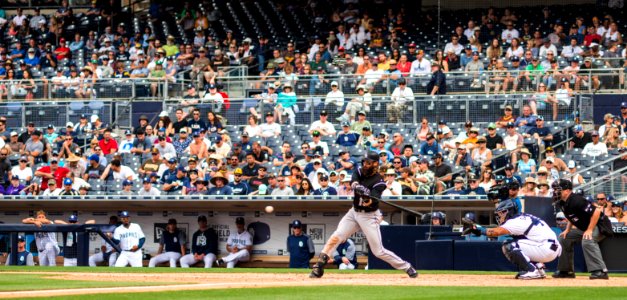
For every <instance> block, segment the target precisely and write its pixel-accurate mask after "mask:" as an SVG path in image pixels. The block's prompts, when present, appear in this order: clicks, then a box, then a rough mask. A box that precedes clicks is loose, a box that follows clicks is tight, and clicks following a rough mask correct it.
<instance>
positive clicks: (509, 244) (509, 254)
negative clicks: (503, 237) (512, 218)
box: [501, 240, 536, 272]
mask: <svg viewBox="0 0 627 300" xmlns="http://www.w3.org/2000/svg"><path fill="white" fill-rule="evenodd" d="M501 250H503V255H505V258H507V260H509V261H510V262H511V263H513V264H515V265H516V266H517V267H518V269H519V270H520V271H527V272H532V271H535V269H536V267H535V266H534V265H533V264H532V263H531V262H530V261H529V260H527V258H526V257H525V255H524V254H523V253H522V251H521V250H520V248H519V247H518V243H517V242H516V241H514V240H507V241H505V242H504V243H503V246H502V247H501Z"/></svg>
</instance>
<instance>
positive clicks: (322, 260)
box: [309, 253, 329, 278]
mask: <svg viewBox="0 0 627 300" xmlns="http://www.w3.org/2000/svg"><path fill="white" fill-rule="evenodd" d="M328 261H329V256H328V255H326V254H324V253H320V256H319V257H318V262H316V263H315V264H314V266H313V269H312V270H311V274H309V277H310V278H320V277H322V275H324V266H325V265H326V264H327V262H328Z"/></svg>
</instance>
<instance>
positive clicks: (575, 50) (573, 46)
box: [561, 37, 583, 58]
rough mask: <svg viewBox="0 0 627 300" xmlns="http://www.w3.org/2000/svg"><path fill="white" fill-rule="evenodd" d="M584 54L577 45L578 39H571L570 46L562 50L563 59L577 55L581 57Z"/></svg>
mask: <svg viewBox="0 0 627 300" xmlns="http://www.w3.org/2000/svg"><path fill="white" fill-rule="evenodd" d="M581 53H583V49H581V47H579V45H577V38H575V37H573V38H571V39H570V45H568V46H564V47H563V48H562V53H561V56H562V57H566V58H573V57H575V56H577V55H581Z"/></svg>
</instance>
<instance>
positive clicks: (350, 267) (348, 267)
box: [340, 263, 355, 270]
mask: <svg viewBox="0 0 627 300" xmlns="http://www.w3.org/2000/svg"><path fill="white" fill-rule="evenodd" d="M353 269H355V266H354V265H353V264H351V263H349V264H348V265H347V264H345V263H341V264H340V270H353Z"/></svg>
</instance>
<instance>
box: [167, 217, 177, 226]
mask: <svg viewBox="0 0 627 300" xmlns="http://www.w3.org/2000/svg"><path fill="white" fill-rule="evenodd" d="M168 224H173V225H176V219H174V218H172V219H169V220H168Z"/></svg>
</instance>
